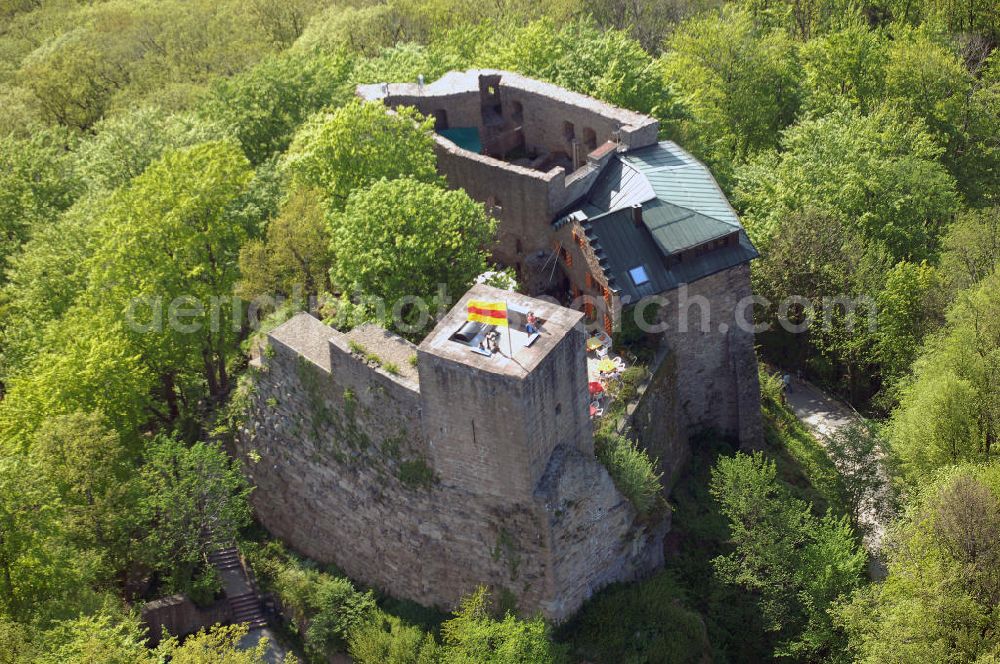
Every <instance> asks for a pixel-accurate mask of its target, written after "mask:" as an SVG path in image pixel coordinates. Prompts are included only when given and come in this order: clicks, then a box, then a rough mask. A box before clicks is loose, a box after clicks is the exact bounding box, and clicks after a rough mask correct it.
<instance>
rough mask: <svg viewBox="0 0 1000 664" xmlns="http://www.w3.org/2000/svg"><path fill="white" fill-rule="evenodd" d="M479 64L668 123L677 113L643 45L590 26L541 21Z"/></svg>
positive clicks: (624, 35) (616, 32)
mask: <svg viewBox="0 0 1000 664" xmlns="http://www.w3.org/2000/svg"><path fill="white" fill-rule="evenodd" d="M476 58H477V64H480V63H481V64H483V65H486V66H490V67H496V68H498V69H509V70H511V71H516V72H519V73H522V74H524V75H526V76H531V77H533V78H540V79H542V80H546V81H550V82H552V83H555V84H556V85H561V86H563V87H566V88H569V89H570V90H576V91H577V92H582V93H584V94H587V95H591V96H593V97H597V98H598V99H602V100H604V101H607V102H610V103H612V104H615V105H617V106H622V107H624V108H629V109H632V110H635V111H640V112H642V113H648V114H650V115H654V116H656V117H659V118H662V119H664V120H668V121H669V120H672V119H673V118H674V117H675V116H676V115H677V113H678V110H677V109H676V101H675V99H674V97H673V94H672V93H671V89H670V87H669V86H668V85H666V84H665V82H664V79H662V78H661V76H660V73H659V72H658V70H657V68H656V66H655V63H654V61H653V59H652V57H651V56H650V55H649V54H648V53H647V52H645V51H644V50H643V49H642V46H640V44H639V42H637V41H635V40H634V39H631V38H630V37H629V36H628V34H627V33H625V32H623V31H619V30H602V29H601V28H600V27H599V26H597V24H595V23H594V22H593V21H592V20H588V19H581V20H576V21H572V22H569V23H560V22H557V21H555V20H552V19H548V18H545V19H541V20H539V21H535V22H533V23H530V24H528V25H526V26H524V27H522V28H519V29H516V30H512V31H509V32H508V33H507V35H506V38H505V39H502V40H501V42H500V44H499V46H498V47H496V46H494V45H492V44H491V45H490V47H489V48H484V49H483V51H482V53H481V54H479V55H478V56H476ZM668 80H669V79H668Z"/></svg>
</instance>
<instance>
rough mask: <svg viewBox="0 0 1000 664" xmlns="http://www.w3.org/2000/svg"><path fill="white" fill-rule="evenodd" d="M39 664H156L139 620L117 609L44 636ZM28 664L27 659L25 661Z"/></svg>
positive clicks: (67, 622)
mask: <svg viewBox="0 0 1000 664" xmlns="http://www.w3.org/2000/svg"><path fill="white" fill-rule="evenodd" d="M36 647H37V648H38V649H39V651H40V652H39V653H38V655H37V658H36V659H34V660H33V661H34V662H37V663H38V664H88V663H90V662H107V664H153V662H154V661H156V660H155V659H154V658H153V657H152V655H151V653H150V652H149V651H148V650H147V649H146V629H145V627H144V626H143V625H142V623H141V622H140V621H139V617H138V616H137V615H135V614H132V613H126V612H124V611H123V610H122V609H120V608H117V607H111V608H105V609H103V610H101V611H100V612H98V613H95V614H92V615H83V616H79V617H77V618H72V619H67V620H64V621H61V622H59V623H57V624H56V625H54V626H53V627H52V628H51V629H49V630H47V631H46V632H45V633H43V634H42V635H41V636H40V638H39V643H38V644H37V645H36ZM23 661H24V662H25V663H26V662H27V661H28V660H27V659H25V660H23Z"/></svg>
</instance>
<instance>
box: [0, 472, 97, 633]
mask: <svg viewBox="0 0 1000 664" xmlns="http://www.w3.org/2000/svg"><path fill="white" fill-rule="evenodd" d="M59 507H60V506H59V498H58V494H57V493H56V490H55V487H53V486H52V485H51V484H50V483H49V482H47V481H46V479H45V478H44V477H43V476H42V475H41V474H40V473H39V472H38V471H37V469H36V468H35V467H34V466H33V465H32V464H30V463H28V462H27V461H25V460H24V459H23V458H21V457H19V456H16V455H15V456H7V457H4V458H2V459H0V617H9V618H12V619H14V620H16V621H20V622H25V623H30V622H33V621H45V620H51V619H53V618H59V617H66V616H67V614H71V613H74V612H75V611H76V610H78V609H79V607H83V606H87V605H88V604H89V603H90V602H91V600H92V596H91V592H90V589H89V587H88V584H89V583H90V582H91V581H92V578H91V574H90V571H89V570H88V563H89V562H90V561H89V556H86V555H80V553H79V552H77V551H74V550H73V548H72V547H71V546H70V545H69V543H68V542H67V541H66V537H65V535H64V533H63V529H62V523H61V519H60V517H61V514H60V509H59Z"/></svg>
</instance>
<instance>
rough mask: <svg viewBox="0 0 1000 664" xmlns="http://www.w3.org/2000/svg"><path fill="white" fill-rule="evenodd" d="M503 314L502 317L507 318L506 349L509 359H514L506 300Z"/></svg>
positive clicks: (508, 308)
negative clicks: (508, 351)
mask: <svg viewBox="0 0 1000 664" xmlns="http://www.w3.org/2000/svg"><path fill="white" fill-rule="evenodd" d="M503 308H504V312H503V315H504V316H506V317H507V347H508V348H510V359H512V360H513V359H514V342H513V341H511V339H510V307H509V306H508V305H507V300H504V301H503Z"/></svg>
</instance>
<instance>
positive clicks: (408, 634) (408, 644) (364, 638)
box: [348, 613, 439, 664]
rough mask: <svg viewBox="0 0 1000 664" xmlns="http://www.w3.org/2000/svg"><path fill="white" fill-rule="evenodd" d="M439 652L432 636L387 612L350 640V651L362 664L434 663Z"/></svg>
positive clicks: (356, 660) (357, 632)
mask: <svg viewBox="0 0 1000 664" xmlns="http://www.w3.org/2000/svg"><path fill="white" fill-rule="evenodd" d="M438 651H439V648H438V644H437V642H436V641H435V640H434V637H433V636H432V635H430V634H428V633H426V632H424V630H422V629H420V628H419V627H414V626H412V625H407V624H406V623H404V622H403V621H402V620H400V619H399V618H397V617H395V616H391V615H388V614H384V613H383V614H381V615H380V616H379V618H378V619H376V620H374V621H371V622H367V623H365V624H363V625H361V626H360V627H358V628H357V629H355V630H354V631H352V632H351V634H350V636H349V637H348V652H350V654H351V657H352V658H353V659H354V661H355V662H357V663H358V664H424V663H425V662H426V663H427V664H430V663H431V662H436V661H438Z"/></svg>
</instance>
